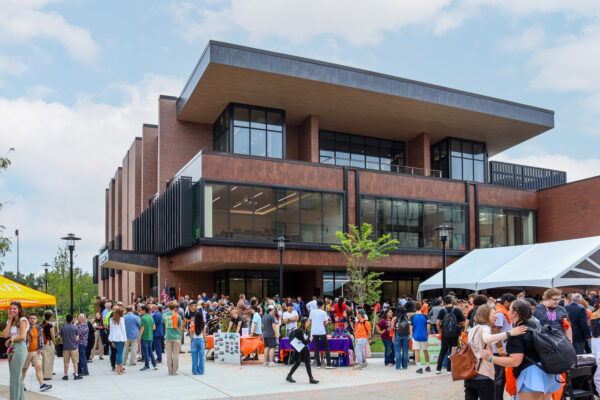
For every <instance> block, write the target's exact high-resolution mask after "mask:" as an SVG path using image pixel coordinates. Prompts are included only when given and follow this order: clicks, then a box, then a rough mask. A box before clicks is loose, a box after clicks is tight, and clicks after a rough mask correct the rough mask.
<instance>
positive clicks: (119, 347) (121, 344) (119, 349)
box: [113, 342, 125, 365]
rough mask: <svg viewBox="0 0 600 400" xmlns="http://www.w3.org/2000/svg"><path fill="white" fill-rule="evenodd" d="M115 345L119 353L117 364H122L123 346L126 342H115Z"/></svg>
mask: <svg viewBox="0 0 600 400" xmlns="http://www.w3.org/2000/svg"><path fill="white" fill-rule="evenodd" d="M113 343H114V345H115V347H116V350H117V351H116V353H117V360H116V363H117V365H122V364H123V346H124V345H125V342H113Z"/></svg>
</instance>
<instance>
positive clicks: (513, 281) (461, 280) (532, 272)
mask: <svg viewBox="0 0 600 400" xmlns="http://www.w3.org/2000/svg"><path fill="white" fill-rule="evenodd" d="M562 286H578V287H586V286H594V287H600V236H594V237H588V238H583V239H573V240H562V241H559V242H549V243H538V244H532V245H526V246H508V247H495V248H489V249H477V250H473V251H471V252H470V253H469V254H467V255H466V256H464V257H462V258H461V259H459V260H458V261H455V262H454V263H453V264H452V265H450V266H449V267H447V268H446V287H447V288H449V289H469V290H483V289H490V288H499V287H517V288H520V287H562ZM440 288H442V271H440V272H438V273H436V274H435V275H433V276H432V277H431V278H429V279H427V280H425V281H424V282H423V283H421V285H419V292H423V291H425V290H431V289H440Z"/></svg>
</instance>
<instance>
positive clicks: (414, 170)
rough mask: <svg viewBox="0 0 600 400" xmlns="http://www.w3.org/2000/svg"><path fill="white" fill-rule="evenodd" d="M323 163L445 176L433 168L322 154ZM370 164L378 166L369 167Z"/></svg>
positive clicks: (410, 173)
mask: <svg viewBox="0 0 600 400" xmlns="http://www.w3.org/2000/svg"><path fill="white" fill-rule="evenodd" d="M336 160H340V161H343V163H339V164H338V163H336ZM321 164H328V165H337V166H339V167H342V166H347V167H356V168H362V169H367V170H372V171H385V172H394V173H397V174H407V175H417V176H431V177H434V178H443V176H444V175H443V171H440V170H438V169H432V168H419V167H411V166H406V165H397V164H385V163H376V162H372V163H369V162H364V161H357V160H349V159H340V158H337V159H336V158H335V157H324V156H321ZM369 164H371V165H373V166H375V165H377V166H378V168H369Z"/></svg>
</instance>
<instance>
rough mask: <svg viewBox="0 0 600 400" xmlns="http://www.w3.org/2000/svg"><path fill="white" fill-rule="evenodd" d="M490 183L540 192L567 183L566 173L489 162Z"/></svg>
mask: <svg viewBox="0 0 600 400" xmlns="http://www.w3.org/2000/svg"><path fill="white" fill-rule="evenodd" d="M490 183H491V184H492V185H498V186H506V187H512V188H517V189H529V190H541V189H546V188H549V187H553V186H558V185H564V184H565V183H567V173H566V172H564V171H556V170H553V169H546V168H537V167H529V166H526V165H519V164H510V163H505V162H500V161H490Z"/></svg>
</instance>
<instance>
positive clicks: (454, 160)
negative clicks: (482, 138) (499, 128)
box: [431, 138, 487, 183]
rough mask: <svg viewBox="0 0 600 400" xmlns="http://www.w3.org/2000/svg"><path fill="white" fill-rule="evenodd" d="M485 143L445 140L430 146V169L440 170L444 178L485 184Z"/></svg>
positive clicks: (455, 139)
mask: <svg viewBox="0 0 600 400" xmlns="http://www.w3.org/2000/svg"><path fill="white" fill-rule="evenodd" d="M486 164H487V151H486V147H485V143H483V142H474V141H471V140H465V139H457V138H446V139H444V140H442V141H440V142H438V143H436V144H434V145H433V146H431V168H433V169H437V170H441V171H442V176H443V177H444V178H451V179H457V180H464V181H474V182H482V183H483V182H486V181H487V177H486Z"/></svg>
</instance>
